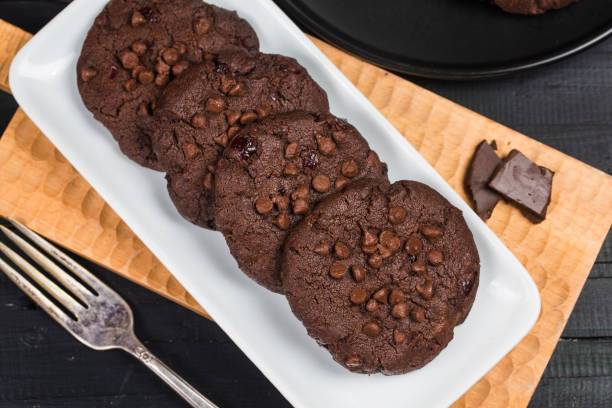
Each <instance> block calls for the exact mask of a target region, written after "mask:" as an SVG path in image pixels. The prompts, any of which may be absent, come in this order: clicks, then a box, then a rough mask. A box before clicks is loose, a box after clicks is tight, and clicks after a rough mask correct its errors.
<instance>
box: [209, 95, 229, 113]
mask: <svg viewBox="0 0 612 408" xmlns="http://www.w3.org/2000/svg"><path fill="white" fill-rule="evenodd" d="M205 108H206V110H207V111H209V112H213V113H219V112H222V111H223V110H224V109H225V100H224V99H223V98H221V97H220V96H211V97H210V98H208V100H207V101H206V105H205Z"/></svg>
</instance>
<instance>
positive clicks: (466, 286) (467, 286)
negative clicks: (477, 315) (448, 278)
mask: <svg viewBox="0 0 612 408" xmlns="http://www.w3.org/2000/svg"><path fill="white" fill-rule="evenodd" d="M475 282H476V272H474V273H473V274H472V278H471V279H470V280H467V281H463V282H461V287H462V288H463V294H464V295H465V296H467V295H468V294H469V293H470V292H471V291H472V288H474V283H475Z"/></svg>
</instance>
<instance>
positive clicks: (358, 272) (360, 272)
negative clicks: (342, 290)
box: [351, 265, 366, 282]
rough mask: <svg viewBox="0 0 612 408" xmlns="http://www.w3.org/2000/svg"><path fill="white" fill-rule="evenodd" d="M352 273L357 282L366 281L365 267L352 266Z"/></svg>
mask: <svg viewBox="0 0 612 408" xmlns="http://www.w3.org/2000/svg"><path fill="white" fill-rule="evenodd" d="M351 272H353V278H354V279H355V282H361V281H362V280H364V279H365V276H366V269H365V268H364V267H363V266H359V265H353V266H351Z"/></svg>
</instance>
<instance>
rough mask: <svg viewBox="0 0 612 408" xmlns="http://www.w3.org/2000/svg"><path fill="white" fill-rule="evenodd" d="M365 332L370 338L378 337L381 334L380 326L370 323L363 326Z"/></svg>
mask: <svg viewBox="0 0 612 408" xmlns="http://www.w3.org/2000/svg"><path fill="white" fill-rule="evenodd" d="M363 332H364V333H365V334H366V335H367V336H370V337H376V336H378V335H379V334H380V326H379V325H378V324H376V323H374V322H368V323H366V324H364V325H363Z"/></svg>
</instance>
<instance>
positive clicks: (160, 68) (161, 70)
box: [154, 59, 170, 74]
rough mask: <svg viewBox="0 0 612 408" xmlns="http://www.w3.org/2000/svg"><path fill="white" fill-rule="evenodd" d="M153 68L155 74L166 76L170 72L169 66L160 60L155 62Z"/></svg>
mask: <svg viewBox="0 0 612 408" xmlns="http://www.w3.org/2000/svg"><path fill="white" fill-rule="evenodd" d="M154 68H155V72H157V73H158V74H167V73H169V72H170V65H168V64H166V63H165V62H164V61H162V60H161V59H160V60H158V61H157V63H156V64H155V67H154Z"/></svg>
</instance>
